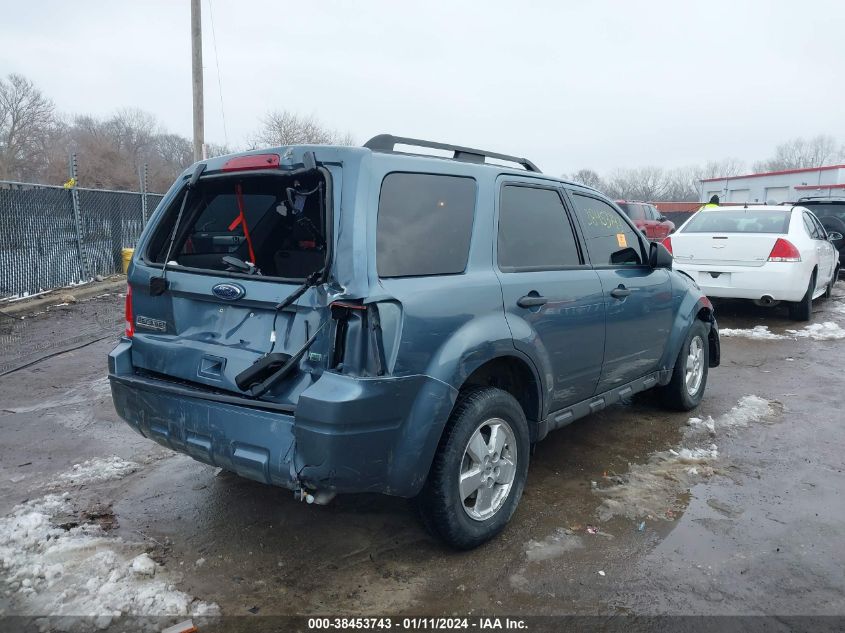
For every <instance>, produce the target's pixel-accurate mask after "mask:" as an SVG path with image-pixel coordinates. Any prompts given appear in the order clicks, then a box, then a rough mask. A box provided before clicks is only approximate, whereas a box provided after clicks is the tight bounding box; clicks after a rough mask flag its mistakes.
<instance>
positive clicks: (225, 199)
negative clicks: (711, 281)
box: [109, 135, 719, 549]
mask: <svg viewBox="0 0 845 633" xmlns="http://www.w3.org/2000/svg"><path fill="white" fill-rule="evenodd" d="M415 147H416V148H419V149H416V150H415V149H414V148H415ZM400 148H401V149H402V150H403V151H401V152H400V151H399V150H400ZM414 151H416V152H426V151H427V152H438V153H439V154H440V156H432V155H424V154H418V153H412V152H414ZM128 283H129V286H128V291H127V297H126V333H125V336H124V337H123V338H122V339H121V341H120V342H119V343H118V345H117V347H116V348H115V349H114V351H112V352H111V354H110V355H109V378H110V381H111V389H112V395H113V398H114V403H115V407H116V409H117V411H118V413H119V414H120V416H121V417H122V418H124V419H125V420H126V421H127V422H128V423H129V424H130V425H131V426H132V427H133V428H134V429H135V430H136V431H138V432H139V433H141V434H142V435H144V436H145V437H148V438H150V439H153V440H155V441H156V442H158V443H160V444H162V445H164V446H167V447H169V448H171V449H173V450H175V451H179V452H182V453H186V454H188V455H190V456H191V457H193V458H195V459H197V460H199V461H201V462H204V463H207V464H211V465H213V466H218V467H220V468H223V469H226V470H229V471H232V472H235V473H237V474H239V475H241V476H243V477H248V478H250V479H254V480H257V481H260V482H262V483H265V484H272V485H276V486H283V487H285V488H290V489H292V490H294V491H295V492H296V494H297V495H298V496H299V497H300V498H302V499H304V500H307V501H309V502H316V503H325V502H327V501H329V500H330V499H331V498H332V497H333V496H334V495H335V494H336V493H352V492H380V493H384V494H388V495H397V496H401V497H408V498H413V499H414V503H415V506H416V507H417V509H418V511H419V514H420V516H421V518H422V520H423V522H424V523H425V525H426V527H427V528H428V529H429V530H430V531H431V532H432V533H434V534H435V535H437V536H439V537H440V538H442V539H443V540H445V541H446V542H447V543H449V544H451V545H452V546H454V547H457V548H464V549H468V548H472V547H475V546H477V545H479V544H481V543H483V542H484V541H486V540H488V539H490V538H491V537H493V536H494V535H495V534H496V533H498V532H499V531H500V530H501V529H502V528H503V527H504V526H505V524H506V523H507V522H508V520H509V519H510V517H511V515H512V514H513V512H514V510H515V509H516V506H517V504H518V502H519V499H520V496H521V495H522V490H523V487H524V485H525V481H526V475H527V472H528V462H529V459H530V455H531V450H530V447H531V444H532V443H533V442H537V441H539V440H541V439H543V438H544V437H545V436H546V434H547V433H548V432H549V431H551V430H554V429H557V428H560V427H562V426H565V425H567V424H569V423H570V422H572V421H573V420H576V419H578V418H580V417H582V416H585V415H587V414H589V413H592V412H595V411H598V410H600V409H603V408H604V407H607V406H609V405H612V404H613V403H615V402H618V401H619V400H621V399H623V398H626V397H628V396H631V395H633V394H635V393H637V392H640V391H644V390H646V389H651V388H656V389H659V390H660V392H661V395H662V398H663V400H664V402H665V403H666V404H667V405H668V406H670V407H672V408H675V409H681V410H688V409H692V408H694V407H695V406H696V405H698V403H699V402H700V400H701V398H702V395H703V393H704V389H705V385H706V383H707V372H708V367H715V366H716V365H718V363H719V335H718V329H717V326H716V320H715V318H714V313H713V307H712V305H711V304H710V302H709V301H708V300H707V298H706V297H705V296H704V295H702V293H701V291H700V290H699V289H698V287H697V286H696V284H695V282H694V281H693V280H692V279H690V278H689V277H687V276H685V275H683V274H681V273H678V272H674V271H672V258H671V255H670V254H669V253H668V251H666V249H664V248H663V247H662V246H661V245H659V244H650V243H648V241H647V240H646V239H645V238H644V236H643V235H642V234H641V233H640V232H639V231H638V230H637V229H636V227H635V226H634V225H633V224H632V223H631V221H630V220H629V219H628V218H627V217H626V216H625V214H624V213H622V212H621V210H620V209H619V208H618V207H617V206H616V205H615V204H613V203H612V202H611V201H610V200H608V199H607V198H606V197H605V196H603V195H602V194H600V193H599V192H597V191H595V190H593V189H591V188H589V187H585V186H582V185H577V184H574V183H570V182H565V181H562V180H559V179H556V178H551V177H549V176H545V175H543V174H542V173H540V172H539V170H538V169H537V168H536V167H535V166H534V164H533V163H531V162H530V161H528V160H526V159H522V158H516V157H513V156H506V155H502V154H495V153H492V152H485V151H482V150H477V149H471V148H466V147H458V146H453V145H445V144H441V143H432V142H428V141H420V140H417V139H408V138H399V137H393V136H389V135H381V136H377V137H375V138H373V139H371V140H370V141H369V142H368V143H367V144H366V145H365V146H364V147H359V148H354V147H334V146H307V145H303V146H290V147H280V148H276V149H273V150H264V151H255V152H246V153H243V154H238V155H232V156H224V157H220V158H214V159H209V160H205V161H202V162H200V163H197V164H196V165H194V166H192V167H191V168H189V169H188V170H187V171H186V172H185V173H184V174H183V175H182V176H181V177H180V178H179V179H178V180H177V181H176V183H175V184H174V185H173V187H171V189H170V191H168V193H167V194H166V196H165V197H164V199H163V200H162V202H161V204H160V205H159V206H158V209H157V210H156V212H155V214H154V215H153V217H152V219H151V221H150V222H149V224H148V226H147V227H146V229H145V230H144V232H143V235H142V236H141V239H140V241H139V243H138V245H137V248H136V250H135V255H134V258H133V261H132V263H131V265H130V267H129V275H128Z"/></svg>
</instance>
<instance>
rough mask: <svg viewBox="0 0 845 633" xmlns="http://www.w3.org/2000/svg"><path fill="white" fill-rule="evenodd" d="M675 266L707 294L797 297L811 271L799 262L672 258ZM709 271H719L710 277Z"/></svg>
mask: <svg viewBox="0 0 845 633" xmlns="http://www.w3.org/2000/svg"><path fill="white" fill-rule="evenodd" d="M673 266H674V268H676V269H677V270H682V271H684V272H685V273H687V274H688V275H689V276H690V277H692V278H693V279H695V281H696V283H697V284H698V285H699V287H700V288H701V290H702V292H704V294H706V295H707V296H708V297H716V298H724V299H754V300H757V299H762V298H763V297H765V296H770V297H771V298H772V299H774V300H776V301H800V300H801V298H802V297H803V296H804V293H806V292H807V284H808V283H809V281H810V271H809V270H806V266H804V265H802V264H801V263H786V262H768V263H766V264H763V265H762V266H721V265H717V264H703V265H702V264H690V263H687V262H684V261H683V260H677V259H676V260H675V262H674V264H673ZM712 273H721V274H720V275H719V276H718V277H715V278H714V277H713V275H712Z"/></svg>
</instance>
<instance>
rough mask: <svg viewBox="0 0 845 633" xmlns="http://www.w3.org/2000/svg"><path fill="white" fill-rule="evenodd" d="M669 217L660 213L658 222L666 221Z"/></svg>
mask: <svg viewBox="0 0 845 633" xmlns="http://www.w3.org/2000/svg"><path fill="white" fill-rule="evenodd" d="M668 219H669V218H667V217H666V216H665V215H658V216H657V221H658V222H665V221H666V220H668Z"/></svg>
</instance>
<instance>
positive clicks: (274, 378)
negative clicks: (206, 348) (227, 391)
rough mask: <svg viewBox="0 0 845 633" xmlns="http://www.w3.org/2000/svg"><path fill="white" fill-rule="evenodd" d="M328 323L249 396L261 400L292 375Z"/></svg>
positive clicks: (252, 390) (253, 389)
mask: <svg viewBox="0 0 845 633" xmlns="http://www.w3.org/2000/svg"><path fill="white" fill-rule="evenodd" d="M328 322H329V321H328V319H327V320H325V321H323V322H322V323H321V324H320V327H318V328H317V329H316V330H315V331H314V333H313V334H312V335H311V336H310V337H309V338H308V340H307V341H305V345H303V346H302V347H301V348H299V351H298V352H297V353H296V354H294V355H293V356H291V357H290V358H289V359H288V360H287V362H286V363H285V364H284V365H282V366H281V367H280V368H279V370H278V371H275V372H273V373H272V374H270V375H269V376H268V377H267V378H266V379H265V380H264V381H263V382H261V383H260V384H257V385H255V386H254V387H252V388H251V389H250V390H249V392H248V393H249V395H250V396H252V397H253V398H260V397H261V396H263V395H264V394H265V393H267V392H268V391H270V389H272V388H273V386H274V385H276V384H277V383H279V382H281V381H282V379H284V377H285V376H287V375H288V374H289V373H290V371H291V370H292V369H293V368H294V366H296V364H297V363H299V361H300V360H302V357H303V356H305V352H307V351H308V348H309V347H311V346H312V345H313V344H314V341H316V340H317V335H318V334H319V333H320V331H321V330H322V329H323V328H324V327H325V326H326V323H328ZM235 380H236V381H237V378H235Z"/></svg>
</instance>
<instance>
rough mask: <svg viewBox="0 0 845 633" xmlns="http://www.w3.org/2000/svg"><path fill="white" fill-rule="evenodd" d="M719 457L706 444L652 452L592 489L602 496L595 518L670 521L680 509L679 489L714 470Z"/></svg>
mask: <svg viewBox="0 0 845 633" xmlns="http://www.w3.org/2000/svg"><path fill="white" fill-rule="evenodd" d="M718 457H719V449H718V448H717V447H716V445H715V444H710V445H709V446H706V447H695V448H682V449H680V450H671V449H670V450H668V451H659V452H657V453H654V454H653V455H652V456H651V457H650V458H649V460H648V461H647V462H646V463H645V464H631V466H630V469H629V470H628V472H627V473H625V474H624V475H622V476H621V477H617V478H616V479H617V480H619V481H620V483H618V484H616V485H612V486H610V487H609V488H596V493H597V494H599V495H601V496H602V497H603V498H604V499H603V501H602V504H601V506H599V509H598V515H599V519H600V520H601V521H608V520H610V519H611V518H613V517H614V516H624V517H626V518H628V519H640V518H642V517H646V518H648V519H652V520H655V519H663V520H669V521H671V520H672V519H673V518H674V513H675V512H676V511H677V510H679V509H680V507H679V506H680V504H679V501H680V499H679V498H680V497H681V496H682V494H683V492H684V491H686V490H688V489H689V488H690V487H692V486H693V485H694V484H695V483H697V482H698V481H699V480H701V479H703V478H706V477H710V476H712V475H713V473H714V472H715V470H714V468H713V464H714V463H715V461H716V460H717V459H718Z"/></svg>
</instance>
